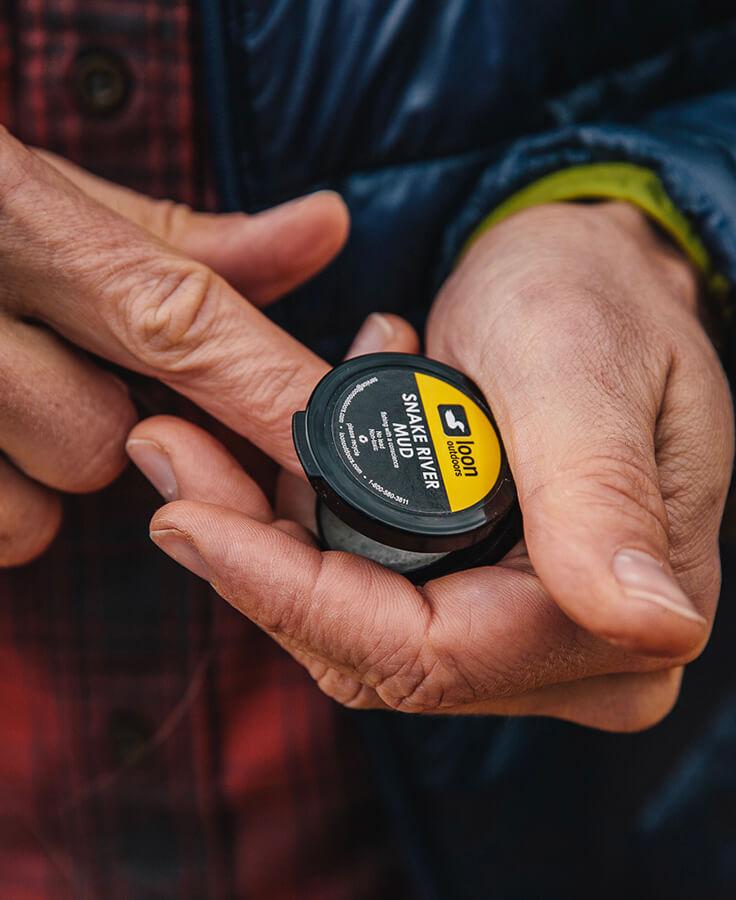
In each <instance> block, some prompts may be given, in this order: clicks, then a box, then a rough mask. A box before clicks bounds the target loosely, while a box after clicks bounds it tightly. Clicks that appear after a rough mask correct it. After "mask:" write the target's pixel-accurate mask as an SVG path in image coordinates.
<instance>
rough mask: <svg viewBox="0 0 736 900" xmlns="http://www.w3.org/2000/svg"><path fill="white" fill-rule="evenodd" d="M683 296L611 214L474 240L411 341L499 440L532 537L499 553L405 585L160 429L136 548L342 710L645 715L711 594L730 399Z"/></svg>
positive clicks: (506, 228) (141, 430) (682, 265)
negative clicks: (491, 420)
mask: <svg viewBox="0 0 736 900" xmlns="http://www.w3.org/2000/svg"><path fill="white" fill-rule="evenodd" d="M696 301H697V283H696V277H695V275H694V273H693V272H691V270H690V268H689V266H688V264H687V263H686V262H684V261H683V260H682V259H681V258H680V257H679V256H678V255H677V254H676V253H675V252H674V251H673V250H671V249H670V248H669V246H668V245H667V244H665V243H664V242H663V241H661V240H660V239H659V238H658V237H657V236H656V234H655V233H654V231H653V230H652V229H651V228H650V227H649V225H648V224H647V223H646V221H645V220H644V219H643V218H642V217H641V216H640V215H639V213H638V212H636V211H635V210H634V209H632V208H629V207H627V206H624V205H620V204H600V205H596V206H591V207H585V206H573V205H569V206H568V205H560V206H550V207H540V208H538V209H534V210H529V211H527V212H524V213H520V214H518V215H516V216H514V217H513V218H511V219H509V220H507V221H506V222H505V223H503V224H502V225H499V226H497V227H496V228H494V229H492V230H491V231H489V232H488V233H487V234H486V235H484V236H483V237H482V238H480V239H479V240H478V242H477V243H476V244H475V245H474V247H473V248H472V249H471V250H470V252H469V253H468V254H467V256H466V257H465V258H464V260H463V261H462V263H461V264H460V266H459V267H458V270H457V271H456V273H455V274H454V275H453V276H452V278H451V279H449V281H448V283H447V285H446V286H445V288H444V290H443V291H442V294H441V296H440V297H439V298H438V300H437V303H436V304H435V307H434V309H433V312H432V316H431V319H430V322H429V326H428V332H427V346H428V351H429V354H430V355H431V356H436V357H438V358H440V359H443V360H445V361H447V362H449V363H451V364H454V365H456V366H457V367H458V368H460V369H462V370H463V371H465V372H467V373H469V374H471V375H472V376H473V377H474V378H475V379H476V380H477V381H478V383H479V384H480V386H481V388H482V389H483V391H484V393H485V394H486V396H487V398H488V400H489V402H490V404H491V406H492V408H493V409H494V412H495V414H496V417H497V420H498V423H499V427H500V430H501V433H502V435H503V438H504V442H505V444H506V447H507V450H508V453H509V458H510V462H511V467H512V470H513V473H514V476H515V479H516V482H517V486H518V489H519V495H520V501H521V506H522V511H523V514H524V521H525V535H526V544H523V543H522V544H521V545H519V546H518V547H517V548H516V549H515V550H514V551H513V552H512V553H511V554H509V556H508V557H506V559H505V560H503V561H502V562H501V563H500V564H499V565H497V566H493V567H484V568H479V569H475V570H471V571H468V572H460V573H456V574H453V575H449V576H446V577H444V578H440V579H437V580H435V581H432V582H429V583H427V584H426V585H425V586H424V587H423V588H421V589H417V588H414V587H413V586H412V585H411V584H409V583H408V582H407V581H406V580H405V579H403V578H402V577H400V576H399V575H397V574H395V573H393V572H390V571H388V570H386V569H383V568H381V567H380V566H378V565H376V564H374V563H371V562H368V561H366V560H363V559H360V558H358V557H355V556H351V555H350V554H346V553H336V552H327V553H320V552H319V550H318V549H317V548H316V547H315V546H314V544H313V540H312V538H311V536H310V535H309V534H308V532H306V531H305V530H304V528H302V527H301V526H299V525H298V524H296V523H295V522H293V521H290V520H284V519H283V518H278V517H276V516H275V514H274V513H273V512H271V510H270V509H269V507H268V504H267V503H266V501H265V499H264V498H263V496H262V495H260V493H259V492H258V491H257V488H255V486H254V485H253V484H252V483H251V482H250V481H249V480H248V479H247V476H245V474H244V473H242V472H241V471H240V470H239V469H238V467H237V466H236V464H235V463H234V462H233V461H232V460H231V459H230V458H229V457H228V456H227V455H226V454H225V451H224V450H222V448H219V447H217V446H215V445H213V444H212V442H211V439H210V438H207V437H206V436H205V435H204V434H203V433H201V432H198V431H196V430H194V429H193V428H192V426H188V425H185V424H184V423H176V422H174V423H172V422H171V420H163V421H162V420H151V421H149V422H146V423H143V424H141V425H140V426H138V430H137V431H136V432H134V437H135V436H139V437H140V436H143V437H145V439H146V440H148V441H149V442H155V443H157V446H158V448H159V450H161V451H162V452H163V454H164V456H165V458H166V460H167V463H166V464H167V465H168V466H169V467H170V471H172V472H174V473H175V483H176V484H177V485H178V487H177V491H176V493H175V496H176V497H178V498H180V499H179V500H178V502H175V503H172V504H169V505H167V506H165V507H164V508H163V509H162V510H160V511H159V512H158V513H157V514H156V516H155V517H154V519H153V523H152V537H153V539H154V541H155V542H156V543H157V544H158V545H159V546H160V547H161V548H162V549H164V550H165V551H166V552H167V553H169V554H170V555H171V556H173V557H174V558H175V559H177V560H178V561H179V562H181V563H182V564H183V565H185V566H187V567H188V568H190V569H191V570H192V571H194V572H196V573H197V574H199V575H201V576H202V577H205V578H207V579H208V580H209V581H210V582H211V583H212V584H213V586H214V587H215V589H216V590H217V591H218V592H219V593H220V594H221V595H222V596H223V597H225V598H226V599H227V600H228V601H229V602H230V603H232V604H233V605H234V606H235V607H236V608H238V609H240V610H241V611H242V612H243V613H244V614H245V615H247V616H249V617H250V618H251V619H253V621H255V622H256V623H257V624H259V625H260V626H261V627H262V628H263V629H264V630H266V631H267V632H268V633H270V634H271V635H272V636H273V637H274V638H275V639H276V640H277V641H279V643H281V644H282V645H283V646H284V647H286V649H287V650H288V651H289V652H290V653H292V655H293V656H294V657H295V658H296V659H298V660H299V661H300V662H302V663H303V664H304V665H305V666H306V667H307V668H308V670H309V671H310V672H311V674H312V675H313V677H314V678H315V680H316V681H317V682H318V683H319V685H320V687H321V688H322V689H323V690H324V691H325V692H326V693H328V694H329V695H330V696H333V697H335V698H336V699H337V700H339V701H340V702H342V703H345V704H346V705H349V706H356V707H388V708H392V709H397V710H402V711H407V712H432V713H501V714H511V715H524V714H540V715H550V716H555V717H558V718H563V719H570V720H573V721H576V722H580V723H582V724H587V725H592V726H595V727H599V728H607V729H614V730H632V729H639V728H643V727H646V726H648V725H651V724H653V723H654V722H656V721H658V720H659V719H660V718H661V717H662V716H664V715H665V714H666V713H667V712H668V711H669V709H670V708H671V707H672V705H673V704H674V702H675V700H676V698H677V694H678V690H679V684H680V678H681V673H682V669H681V667H682V665H683V664H684V663H686V662H688V661H689V660H691V659H693V658H694V657H695V656H696V655H697V654H698V653H699V652H700V651H701V650H702V648H703V646H704V644H705V642H706V640H707V637H708V632H709V628H710V626H711V623H712V621H713V616H714V612H715V606H716V600H717V595H718V590H719V560H718V544H717V536H718V527H719V522H720V517H721V512H722V507H723V503H724V498H725V494H726V490H727V485H728V482H729V476H730V471H731V462H732V446H733V438H732V430H733V428H732V412H731V405H730V400H729V396H728V390H727V387H726V383H725V379H724V376H723V373H722V371H721V368H720V366H719V363H718V361H717V358H716V355H715V353H714V352H713V349H712V347H711V345H710V343H709V341H708V339H707V337H706V336H705V334H704V332H703V330H702V328H701V326H700V324H699V322H698V319H697V310H696V306H697V302H696ZM204 458H207V459H208V460H209V465H208V466H207V467H206V474H204V475H203V474H202V473H203V470H204V468H205V467H203V466H202V465H201V460H202V459H204ZM195 461H196V462H195ZM294 494H295V491H294V492H292V496H291V498H290V499H291V505H292V507H293V506H294V505H295V504H294ZM527 547H528V552H527Z"/></svg>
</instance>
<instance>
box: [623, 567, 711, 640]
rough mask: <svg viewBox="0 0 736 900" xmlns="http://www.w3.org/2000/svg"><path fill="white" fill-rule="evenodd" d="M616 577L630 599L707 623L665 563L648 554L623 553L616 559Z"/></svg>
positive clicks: (694, 620)
mask: <svg viewBox="0 0 736 900" xmlns="http://www.w3.org/2000/svg"><path fill="white" fill-rule="evenodd" d="M613 574H614V576H615V578H616V580H617V581H618V583H619V584H620V585H621V588H622V590H623V592H624V593H625V594H626V596H627V597H629V598H630V599H632V600H644V601H646V602H649V603H656V604H657V606H661V607H662V608H663V609H666V610H669V612H672V613H675V614H676V615H678V616H682V617H683V618H685V619H690V620H691V621H693V622H701V623H702V624H705V623H706V620H705V619H704V618H703V616H701V615H700V613H699V612H698V611H697V610H696V609H695V607H694V606H693V604H692V603H691V602H690V600H689V599H688V597H687V595H686V594H685V592H684V591H683V590H682V588H681V587H680V586H679V584H678V583H677V582H676V581H675V579H674V578H673V577H672V576H671V575H670V574H668V572H667V571H666V570H665V568H664V565H663V563H661V562H660V561H659V560H657V559H655V558H654V557H653V556H650V555H649V554H648V553H644V552H643V551H642V550H619V552H618V553H617V554H616V556H615V557H614V558H613Z"/></svg>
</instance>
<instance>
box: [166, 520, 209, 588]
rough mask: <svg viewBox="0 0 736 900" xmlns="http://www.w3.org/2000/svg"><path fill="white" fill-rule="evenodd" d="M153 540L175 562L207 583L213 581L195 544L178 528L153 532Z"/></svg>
mask: <svg viewBox="0 0 736 900" xmlns="http://www.w3.org/2000/svg"><path fill="white" fill-rule="evenodd" d="M151 540H152V541H153V543H154V544H155V545H156V546H157V547H160V548H161V550H163V551H164V553H166V554H168V555H169V556H170V557H171V558H172V559H173V560H176V562H178V563H179V565H180V566H184V568H185V569H189V571H190V572H194V574H195V575H199V577H200V578H204V580H205V581H211V580H212V579H211V578H210V570H209V569H208V568H207V565H206V563H205V561H204V560H203V559H202V557H201V556H200V555H199V551H198V550H197V548H196V547H195V546H194V544H193V543H192V542H191V541H190V540H187V538H186V537H184V535H183V534H182V533H181V531H177V530H176V528H163V529H161V530H160V531H152V532H151Z"/></svg>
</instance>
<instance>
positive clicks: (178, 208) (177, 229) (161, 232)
mask: <svg viewBox="0 0 736 900" xmlns="http://www.w3.org/2000/svg"><path fill="white" fill-rule="evenodd" d="M193 215H194V213H193V212H192V209H191V207H189V206H187V204H186V203H176V202H175V201H174V200H154V201H153V202H152V204H151V207H150V208H149V217H148V221H147V222H146V223H145V224H146V226H147V227H148V228H149V230H151V231H153V232H154V233H155V234H156V235H158V236H159V237H160V238H161V239H162V240H164V241H166V242H167V243H169V244H177V243H178V242H179V241H180V240H181V237H182V235H183V234H185V233H186V231H187V229H188V228H189V226H190V224H191V221H192V216H193Z"/></svg>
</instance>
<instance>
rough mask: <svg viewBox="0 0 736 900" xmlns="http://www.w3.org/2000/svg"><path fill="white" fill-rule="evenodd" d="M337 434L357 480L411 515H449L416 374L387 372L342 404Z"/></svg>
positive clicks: (365, 381) (350, 391)
mask: <svg viewBox="0 0 736 900" xmlns="http://www.w3.org/2000/svg"><path fill="white" fill-rule="evenodd" d="M332 434H333V439H334V440H335V443H336V446H337V450H338V454H339V456H340V459H341V460H342V462H343V464H344V465H345V467H346V469H347V470H348V472H350V474H351V475H352V476H353V478H354V479H355V480H356V481H357V482H358V483H359V484H361V485H362V486H363V488H364V489H365V490H368V491H370V492H371V493H373V494H375V495H376V496H378V497H380V498H381V499H382V500H383V501H384V502H386V503H388V504H389V505H392V506H396V507H403V508H404V509H407V510H410V511H411V512H426V513H433V514H437V513H438V512H439V513H449V512H450V505H449V502H448V499H447V493H446V491H445V486H444V483H443V481H442V474H441V472H440V467H439V463H438V460H437V454H436V452H435V447H434V444H433V443H432V436H431V434H430V431H429V426H428V424H427V418H426V415H425V412H424V407H423V405H422V401H421V398H420V396H419V390H418V389H417V383H416V379H415V378H414V374H413V373H412V372H411V370H407V369H400V368H392V369H381V370H380V371H379V372H377V373H376V374H375V375H370V376H365V377H363V378H361V379H360V380H358V381H355V382H353V383H352V384H351V385H350V386H349V387H347V388H346V389H345V390H344V391H343V392H342V394H341V395H340V396H339V398H338V400H337V405H336V406H335V411H334V413H333V419H332Z"/></svg>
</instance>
